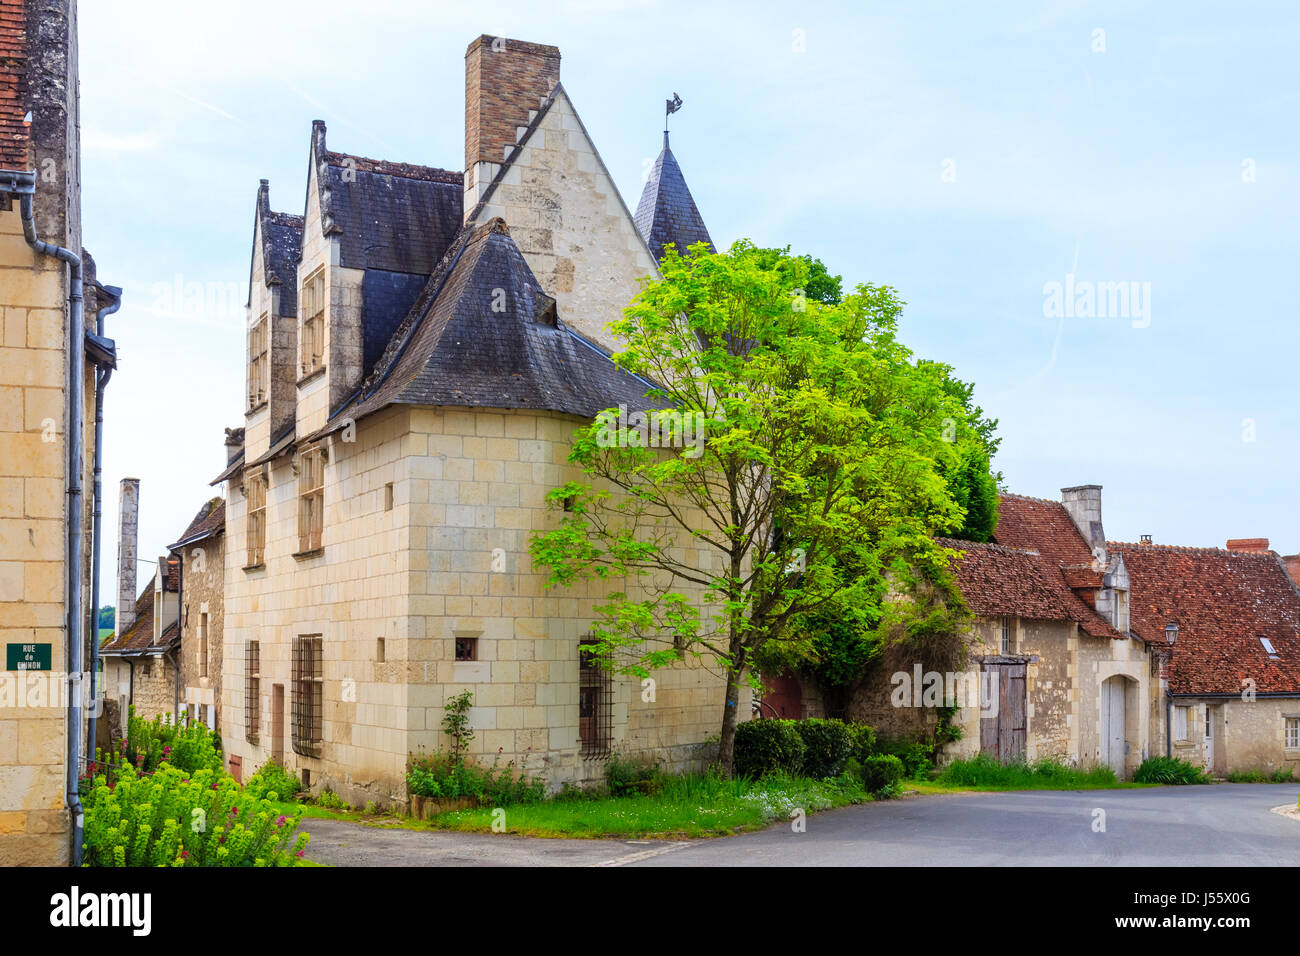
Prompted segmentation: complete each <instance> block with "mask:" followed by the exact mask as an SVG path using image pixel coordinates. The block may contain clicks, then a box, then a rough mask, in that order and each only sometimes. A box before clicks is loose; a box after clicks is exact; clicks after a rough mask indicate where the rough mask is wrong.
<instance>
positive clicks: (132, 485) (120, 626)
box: [114, 478, 140, 634]
mask: <svg viewBox="0 0 1300 956" xmlns="http://www.w3.org/2000/svg"><path fill="white" fill-rule="evenodd" d="M117 515H118V527H117V611H116V612H115V620H114V625H115V628H116V630H117V633H118V634H122V633H124V632H125V631H126V629H127V628H128V627H130V626H131V625H132V624H134V623H135V599H136V593H135V565H136V557H137V544H138V539H139V537H140V479H139V478H123V479H122V492H121V497H120V498H119V499H118V509H117Z"/></svg>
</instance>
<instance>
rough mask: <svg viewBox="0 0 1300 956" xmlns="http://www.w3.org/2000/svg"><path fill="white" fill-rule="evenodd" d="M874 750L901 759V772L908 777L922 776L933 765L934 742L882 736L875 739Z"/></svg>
mask: <svg viewBox="0 0 1300 956" xmlns="http://www.w3.org/2000/svg"><path fill="white" fill-rule="evenodd" d="M874 752H875V753H877V754H893V755H894V756H895V757H897V758H898V759H899V760H901V761H903V773H904V775H905V776H908V777H924V776H925V775H926V774H928V773H929V772H930V770H931V769H933V767H934V744H932V743H930V742H929V741H924V740H908V739H906V738H903V737H898V738H882V739H879V740H877V741H876V746H875V750H874ZM859 759H861V758H859Z"/></svg>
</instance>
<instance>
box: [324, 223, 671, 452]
mask: <svg viewBox="0 0 1300 956" xmlns="http://www.w3.org/2000/svg"><path fill="white" fill-rule="evenodd" d="M503 303H504V309H502V308H501V306H502V304H503ZM554 308H555V303H554V300H553V299H551V298H550V297H549V296H548V295H546V293H545V292H544V291H543V290H542V288H541V286H540V285H539V283H538V282H537V279H536V278H535V277H534V276H533V273H532V270H530V269H529V267H528V263H527V262H526V261H525V260H524V257H523V255H522V254H521V253H520V251H519V249H518V247H517V246H516V245H515V243H514V240H513V239H511V238H510V232H509V230H508V229H507V227H506V224H505V222H504V221H502V220H501V219H493V220H491V221H490V222H487V223H484V224H483V225H481V226H476V227H473V228H472V229H463V230H461V232H460V234H459V235H458V236H457V237H456V239H455V241H454V242H453V244H452V247H451V248H450V249H449V250H448V252H447V255H446V256H445V257H444V259H443V261H442V262H441V263H440V264H439V266H438V269H437V270H435V271H434V274H433V275H432V276H431V277H430V279H429V282H428V285H427V286H426V287H425V290H424V291H423V292H421V294H420V296H419V298H418V299H417V300H416V303H415V305H414V306H413V307H412V309H411V312H410V314H409V316H408V317H407V320H406V321H405V322H403V324H402V325H401V326H400V327H399V328H398V329H397V331H396V332H395V334H394V336H393V339H392V342H391V343H390V345H389V347H388V349H387V350H386V352H385V354H384V356H383V357H382V358H381V359H380V361H379V363H378V364H377V365H376V367H375V369H374V372H373V373H372V374H371V376H370V377H369V378H368V379H367V380H366V382H365V383H364V384H363V385H362V388H361V397H360V398H358V399H357V400H355V401H354V402H353V403H352V404H351V405H348V406H345V407H344V408H342V409H340V410H339V411H338V412H336V413H335V415H334V416H333V420H334V421H335V422H336V423H337V422H341V421H343V420H345V419H348V418H352V419H356V418H359V417H361V416H363V415H368V414H370V413H372V412H375V411H378V410H379V409H381V408H384V407H386V406H388V405H393V404H408V405H442V406H466V407H477V408H535V409H546V410H549V411H555V412H564V413H568V414H572V415H578V416H582V417H586V418H591V417H594V416H595V415H596V413H597V412H599V411H601V410H603V409H606V408H611V407H615V406H617V405H619V404H620V403H625V404H627V405H628V407H629V409H637V410H643V409H648V408H652V407H657V406H656V403H655V402H653V401H652V400H650V399H647V398H646V397H645V396H646V392H647V390H648V389H649V385H648V384H647V383H646V382H645V381H643V380H641V379H638V378H636V377H635V376H632V375H629V374H627V373H626V372H624V371H622V370H620V369H619V368H618V367H617V366H616V365H615V364H614V362H613V361H612V360H611V359H610V358H609V356H608V355H607V354H606V353H605V352H603V351H602V350H600V349H599V348H598V347H597V346H595V345H593V344H592V343H590V342H589V341H587V340H586V339H584V338H582V337H581V336H579V335H577V334H576V333H575V332H573V331H572V330H571V329H569V328H568V327H566V326H565V325H564V323H563V321H562V317H561V318H557V317H556V313H555V311H554ZM327 430H330V429H327Z"/></svg>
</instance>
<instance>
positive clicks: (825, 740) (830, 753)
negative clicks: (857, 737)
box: [795, 718, 853, 780]
mask: <svg viewBox="0 0 1300 956" xmlns="http://www.w3.org/2000/svg"><path fill="white" fill-rule="evenodd" d="M795 730H797V731H799V736H800V737H802V738H803V744H804V754H803V774H804V776H805V777H812V778H813V779H814V780H824V779H826V778H827V777H838V776H839V775H840V774H841V773H843V772H844V761H846V760H848V759H849V756H850V755H851V754H852V752H853V734H852V733H851V732H850V731H849V727H848V724H846V723H844V721H842V720H823V719H820V718H811V719H808V720H799V721H795Z"/></svg>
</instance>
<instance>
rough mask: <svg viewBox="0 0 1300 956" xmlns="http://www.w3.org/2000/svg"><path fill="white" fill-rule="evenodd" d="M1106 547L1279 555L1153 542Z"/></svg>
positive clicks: (1270, 552)
mask: <svg viewBox="0 0 1300 956" xmlns="http://www.w3.org/2000/svg"><path fill="white" fill-rule="evenodd" d="M1106 547H1108V548H1123V549H1127V548H1134V549H1141V550H1143V551H1151V550H1161V551H1179V552H1207V553H1215V554H1254V555H1260V556H1261V557H1263V556H1265V555H1270V554H1277V552H1276V551H1273V550H1272V549H1271V548H1270V549H1269V550H1267V551H1242V550H1237V549H1231V548H1219V547H1215V546H1214V545H1196V544H1156V543H1155V542H1152V543H1150V544H1142V543H1141V542H1138V541H1107V542H1106Z"/></svg>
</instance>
